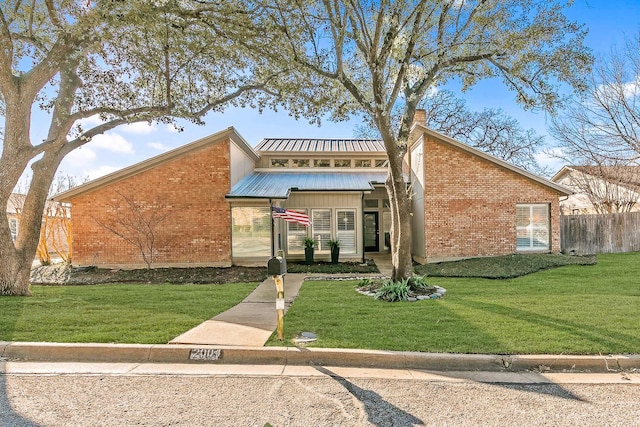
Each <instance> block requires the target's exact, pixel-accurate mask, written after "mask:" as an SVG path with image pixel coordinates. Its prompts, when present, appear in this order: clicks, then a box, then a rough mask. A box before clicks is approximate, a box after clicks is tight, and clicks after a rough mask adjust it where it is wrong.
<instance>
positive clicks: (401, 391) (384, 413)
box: [0, 362, 640, 427]
mask: <svg viewBox="0 0 640 427" xmlns="http://www.w3.org/2000/svg"><path fill="white" fill-rule="evenodd" d="M0 372H3V373H0V425H2V426H10V427H13V426H19V427H36V426H38V427H58V426H60V427H62V426H64V427H67V426H259V427H263V426H267V425H271V426H273V427H279V426H305V427H308V426H420V425H425V426H510V425H520V426H640V374H638V373H619V372H618V373H615V372H612V373H607V374H539V373H533V372H530V373H499V372H426V371H419V370H415V371H411V370H380V369H376V370H374V369H358V368H331V367H320V366H318V367H309V366H304V367H302V366H297V367H295V366H292V367H285V368H283V367H282V366H269V365H245V366H239V365H235V366H228V365H227V366H220V365H218V366H213V365H161V364H142V365H141V364H126V363H124V364H77V363H69V364H64V363H50V364H38V363H20V362H11V363H9V362H7V363H5V366H3V369H2V370H0Z"/></svg>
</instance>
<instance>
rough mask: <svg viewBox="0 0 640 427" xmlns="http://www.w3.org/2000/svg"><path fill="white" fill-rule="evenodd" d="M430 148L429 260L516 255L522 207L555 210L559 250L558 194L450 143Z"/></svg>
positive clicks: (431, 142) (555, 248)
mask: <svg viewBox="0 0 640 427" xmlns="http://www.w3.org/2000/svg"><path fill="white" fill-rule="evenodd" d="M424 144H425V146H424V152H425V161H424V174H425V179H424V191H425V195H424V199H425V201H424V221H425V222H424V223H425V227H424V236H425V246H426V255H427V259H428V258H434V257H436V258H439V257H471V256H493V255H507V254H512V253H515V252H516V204H518V203H548V204H549V205H550V206H551V209H550V217H551V251H552V252H559V250H560V227H559V215H560V212H559V207H558V202H559V195H558V193H556V192H555V191H553V190H551V189H549V188H547V187H545V186H543V185H541V184H538V183H536V182H534V181H531V180H529V179H527V178H525V177H523V176H521V175H518V174H516V173H515V172H513V171H510V170H508V169H505V168H502V167H500V166H498V165H496V164H494V163H492V162H490V161H488V160H486V159H482V158H480V157H477V156H474V155H472V154H470V153H467V152H464V151H462V150H459V149H457V148H455V147H453V146H451V145H449V144H446V143H442V142H439V141H436V140H435V139H431V138H427V139H426V140H425V142H424Z"/></svg>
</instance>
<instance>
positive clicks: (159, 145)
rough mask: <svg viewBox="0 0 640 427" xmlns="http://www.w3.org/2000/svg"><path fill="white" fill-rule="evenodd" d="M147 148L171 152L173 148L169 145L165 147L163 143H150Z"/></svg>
mask: <svg viewBox="0 0 640 427" xmlns="http://www.w3.org/2000/svg"><path fill="white" fill-rule="evenodd" d="M147 146H149V147H151V148H153V149H155V150H158V151H169V150H171V149H172V148H173V147H170V146H168V145H164V144H163V143H162V142H150V143H148V144H147Z"/></svg>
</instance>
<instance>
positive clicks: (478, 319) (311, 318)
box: [268, 253, 640, 354]
mask: <svg viewBox="0 0 640 427" xmlns="http://www.w3.org/2000/svg"><path fill="white" fill-rule="evenodd" d="M356 284H357V282H354V281H350V282H345V281H343V282H339V281H316V282H306V283H305V284H304V285H303V287H302V289H301V292H300V294H299V296H298V298H297V299H296V300H295V302H294V304H293V305H292V306H291V308H290V309H289V311H288V312H287V314H286V316H285V323H284V324H285V341H284V342H283V343H279V342H278V341H277V340H276V339H275V337H274V336H272V337H271V339H270V341H269V342H268V345H291V340H292V338H293V337H295V336H296V335H297V334H299V333H300V332H303V331H309V332H314V333H316V334H317V335H318V341H316V342H315V343H313V344H310V345H313V346H317V347H342V348H363V349H380V350H406V351H424V352H454V353H494V354H515V353H517V354H531V353H543V354H544V353H548V354H562V353H566V354H599V353H602V354H609V353H640V334H639V333H638V331H640V253H630V254H616V255H601V256H599V257H598V264H597V265H587V266H566V267H561V268H556V269H553V270H546V271H541V272H538V273H534V274H530V275H527V276H524V277H519V278H516V279H507V280H488V279H479V278H435V277H432V278H429V284H433V285H438V286H442V287H444V288H446V289H447V293H446V295H445V297H444V298H443V299H442V300H426V301H419V302H413V303H406V302H405V303H388V302H383V301H378V300H375V299H373V298H371V297H367V296H363V295H360V294H358V293H356V292H355V291H354V288H355V286H356Z"/></svg>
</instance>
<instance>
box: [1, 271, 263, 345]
mask: <svg viewBox="0 0 640 427" xmlns="http://www.w3.org/2000/svg"><path fill="white" fill-rule="evenodd" d="M255 287H256V284H255V283H234V284H229V285H131V284H127V285H94V286H32V287H31V291H32V293H33V297H30V298H26V297H1V298H0V341H47V342H109V343H111V342H113V343H148V344H158V343H167V342H168V341H170V340H171V339H173V338H175V337H176V336H178V335H180V334H181V333H183V332H185V331H187V330H189V329H191V328H192V327H194V326H196V325H198V324H200V323H201V322H203V321H204V320H207V319H209V318H211V317H213V316H215V315H216V314H219V313H221V312H223V311H225V310H227V309H229V308H230V307H233V306H234V305H236V304H238V303H239V302H240V301H242V299H244V298H245V297H246V296H247V295H248V294H249V293H250V292H251V291H252V290H253V289H255Z"/></svg>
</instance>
